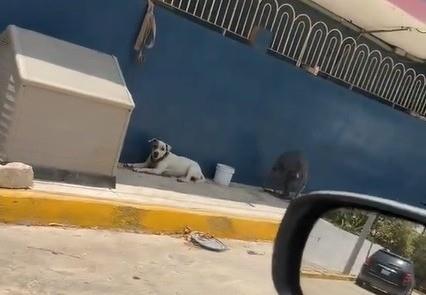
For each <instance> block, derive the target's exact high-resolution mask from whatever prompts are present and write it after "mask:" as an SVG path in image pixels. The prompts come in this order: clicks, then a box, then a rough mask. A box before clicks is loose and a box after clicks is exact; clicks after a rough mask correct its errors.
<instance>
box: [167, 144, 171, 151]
mask: <svg viewBox="0 0 426 295" xmlns="http://www.w3.org/2000/svg"><path fill="white" fill-rule="evenodd" d="M171 150H172V146H171V145H170V144H166V151H167V152H170V151H171Z"/></svg>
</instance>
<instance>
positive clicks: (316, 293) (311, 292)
mask: <svg viewBox="0 0 426 295" xmlns="http://www.w3.org/2000/svg"><path fill="white" fill-rule="evenodd" d="M301 285H302V291H303V294H304V295H323V294H327V295H343V294H344V295H372V294H374V293H372V292H369V291H367V290H365V289H363V288H361V287H358V286H357V285H355V283H354V282H346V281H332V280H321V279H308V278H302V279H301ZM413 295H420V294H419V293H417V292H413Z"/></svg>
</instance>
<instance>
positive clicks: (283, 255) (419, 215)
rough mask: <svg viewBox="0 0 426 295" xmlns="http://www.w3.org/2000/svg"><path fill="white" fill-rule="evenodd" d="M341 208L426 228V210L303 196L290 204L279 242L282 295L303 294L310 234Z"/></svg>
mask: <svg viewBox="0 0 426 295" xmlns="http://www.w3.org/2000/svg"><path fill="white" fill-rule="evenodd" d="M341 207H351V208H357V209H364V210H369V211H376V212H378V213H380V214H384V215H391V216H394V217H399V218H403V219H407V220H410V221H413V222H417V223H420V224H423V225H426V210H424V209H421V208H417V207H414V206H410V205H407V204H403V203H400V202H397V201H392V200H388V199H383V198H378V197H373V196H368V195H362V194H355V193H347V192H334V191H321V192H313V193H309V194H306V195H303V196H301V197H299V198H297V199H295V200H294V201H292V202H291V203H290V206H289V207H288V208H287V211H286V213H285V215H284V218H283V220H282V221H281V225H280V227H279V229H278V232H277V236H276V238H275V244H274V252H273V256H272V278H273V281H274V285H275V289H276V290H277V292H278V294H283V295H299V294H303V292H302V290H301V287H300V267H301V262H302V256H303V251H304V248H305V244H306V241H307V239H308V237H309V234H310V232H311V230H312V228H313V227H314V225H315V223H316V222H317V220H318V219H319V218H321V216H323V215H324V214H325V213H326V212H327V211H330V210H334V209H338V208H341Z"/></svg>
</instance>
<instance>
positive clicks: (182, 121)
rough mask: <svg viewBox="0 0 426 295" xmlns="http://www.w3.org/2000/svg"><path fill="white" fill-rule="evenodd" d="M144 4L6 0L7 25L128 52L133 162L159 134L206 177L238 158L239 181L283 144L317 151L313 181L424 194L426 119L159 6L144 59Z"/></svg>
mask: <svg viewBox="0 0 426 295" xmlns="http://www.w3.org/2000/svg"><path fill="white" fill-rule="evenodd" d="M2 1H4V2H5V0H2ZM144 7H145V3H144V2H143V1H139V0H126V1H116V0H91V1H86V0H75V1H54V0H43V1H40V0H14V1H7V5H3V6H2V10H1V11H0V16H1V17H0V29H3V28H5V26H6V25H8V24H11V23H13V24H16V25H19V26H22V27H25V28H29V29H34V30H37V31H40V32H42V33H46V34H49V35H53V36H55V37H58V38H62V39H65V40H67V41H71V42H74V43H77V44H80V45H83V46H87V47H90V48H93V49H96V50H100V51H104V52H107V53H110V54H114V55H116V56H117V57H118V59H119V61H120V64H121V66H122V70H123V72H124V76H125V78H126V81H127V83H128V86H129V89H130V91H131V92H132V94H133V96H134V99H135V102H136V109H135V111H134V113H133V117H132V120H131V124H130V128H129V132H128V135H127V138H126V142H125V146H124V149H123V153H122V160H123V161H141V160H142V159H143V158H144V157H145V156H146V155H147V152H148V146H147V143H146V140H147V139H149V138H152V137H159V138H161V139H163V140H165V141H167V142H169V143H170V144H171V145H172V146H173V149H174V151H175V152H176V153H178V154H184V155H187V156H189V157H191V158H193V159H195V160H197V161H199V162H200V164H201V165H202V167H203V169H204V170H205V172H206V175H207V176H208V177H212V175H213V172H214V166H215V163H217V162H223V163H227V164H230V165H233V166H235V167H236V174H235V179H234V180H235V181H238V182H242V183H249V184H256V185H259V184H261V183H262V181H263V179H264V175H265V174H266V173H267V172H268V170H269V168H270V167H271V165H272V163H273V161H274V160H275V158H276V157H277V156H278V155H279V154H280V153H282V152H284V151H288V150H293V149H300V150H302V151H304V152H305V154H306V156H307V158H308V160H309V161H310V167H311V173H310V182H309V188H308V189H312V190H314V189H315V190H318V189H339V190H349V191H355V192H363V193H370V194H376V195H381V196H389V197H393V198H397V199H399V198H400V199H404V200H407V201H410V202H416V203H418V202H419V201H421V200H424V199H425V195H424V193H423V192H424V187H425V186H424V184H423V183H424V179H425V178H426V172H425V169H424V168H423V166H424V163H426V153H425V152H424V146H426V137H425V136H423V132H425V131H426V123H425V122H423V121H421V120H419V119H415V118H412V117H410V116H408V115H406V114H403V113H401V112H398V111H395V110H393V109H392V108H390V107H388V106H384V105H382V104H380V103H378V102H376V101H373V100H371V99H368V98H366V97H364V96H362V95H360V94H357V93H355V92H352V91H350V90H349V89H346V88H344V87H341V86H338V85H336V84H335V83H333V82H331V81H327V80H325V79H322V78H319V77H314V76H311V75H310V74H308V73H307V72H305V71H304V70H301V69H299V68H296V67H295V66H294V65H292V64H289V63H286V62H283V61H279V60H278V59H276V58H274V57H272V56H269V55H266V54H265V53H264V49H262V48H252V47H250V46H247V45H244V44H242V43H240V42H238V41H235V40H232V39H230V38H226V37H224V36H222V35H221V34H219V33H218V32H215V31H212V30H209V29H207V28H205V27H203V26H200V25H198V24H195V23H193V22H191V21H189V20H187V19H185V18H183V17H181V16H178V15H175V14H173V13H172V12H170V11H168V10H166V9H164V8H160V7H157V8H156V18H157V40H156V44H155V48H154V49H152V50H150V51H149V52H147V55H146V60H145V62H144V64H142V65H137V64H136V63H135V62H134V52H133V49H132V48H133V43H134V40H135V37H136V35H137V32H138V30H139V26H140V22H141V19H142V16H143V12H144Z"/></svg>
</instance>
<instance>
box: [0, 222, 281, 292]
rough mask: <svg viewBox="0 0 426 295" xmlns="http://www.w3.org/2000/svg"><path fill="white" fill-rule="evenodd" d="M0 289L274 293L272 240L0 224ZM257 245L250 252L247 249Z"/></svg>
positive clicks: (24, 290)
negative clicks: (220, 243) (205, 240)
mask: <svg viewBox="0 0 426 295" xmlns="http://www.w3.org/2000/svg"><path fill="white" fill-rule="evenodd" d="M0 241H1V247H0V271H1V274H2V275H1V276H0V294H173V295H176V294H197V295H198V294H232V295H237V294H253V295H254V294H275V291H274V288H273V285H272V281H271V274H270V260H271V252H272V245H271V244H270V243H250V242H241V241H230V240H225V241H224V242H225V243H226V244H227V245H228V246H229V247H230V250H228V251H226V252H223V253H215V252H210V251H207V250H203V249H199V248H195V247H194V246H192V245H191V244H189V243H188V242H186V241H185V240H184V239H183V238H178V237H168V236H155V235H144V234H136V233H120V232H109V231H95V230H83V229H62V228H52V227H49V228H48V227H25V226H5V225H0ZM250 251H253V252H252V254H249V253H248V252H250Z"/></svg>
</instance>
